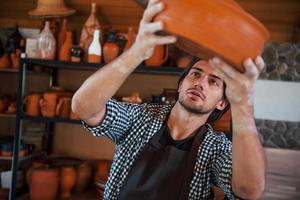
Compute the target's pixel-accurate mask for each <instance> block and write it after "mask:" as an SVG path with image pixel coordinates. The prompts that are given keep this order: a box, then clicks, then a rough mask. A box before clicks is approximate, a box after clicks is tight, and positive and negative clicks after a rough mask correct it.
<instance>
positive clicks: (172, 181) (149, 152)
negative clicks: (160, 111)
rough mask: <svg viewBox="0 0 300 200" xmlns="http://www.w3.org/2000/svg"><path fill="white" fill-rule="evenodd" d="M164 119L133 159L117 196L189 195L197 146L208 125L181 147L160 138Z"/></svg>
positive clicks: (149, 199) (153, 199)
mask: <svg viewBox="0 0 300 200" xmlns="http://www.w3.org/2000/svg"><path fill="white" fill-rule="evenodd" d="M166 121H167V120H166ZM166 121H165V123H164V124H163V126H162V127H161V128H160V130H159V131H158V132H157V133H156V134H155V135H154V136H153V137H152V138H151V140H150V141H149V142H148V143H147V144H146V145H145V147H144V148H143V150H142V152H141V154H140V155H139V156H138V158H137V159H136V160H135V162H134V163H133V165H132V167H131V169H130V171H129V173H128V175H127V177H126V179H125V182H124V184H123V186H122V188H121V190H120V193H119V197H118V199H119V200H140V199H143V200H160V199H168V200H175V199H178V200H184V199H188V195H189V191H190V187H189V186H190V182H191V180H192V178H193V176H194V166H195V163H196V158H197V153H198V149H199V146H200V145H201V144H202V141H203V139H204V137H205V135H206V132H207V127H206V125H203V126H201V127H200V128H199V129H198V130H197V131H196V135H195V138H194V140H193V142H192V146H191V148H190V151H184V150H181V149H178V148H176V147H174V146H171V145H167V146H165V145H161V143H160V142H159V140H160V138H161V136H162V134H163V133H164V131H165V128H167V127H166Z"/></svg>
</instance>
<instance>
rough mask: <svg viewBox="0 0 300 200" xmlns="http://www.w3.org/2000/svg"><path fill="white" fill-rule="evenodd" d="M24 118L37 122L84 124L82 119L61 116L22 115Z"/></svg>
mask: <svg viewBox="0 0 300 200" xmlns="http://www.w3.org/2000/svg"><path fill="white" fill-rule="evenodd" d="M21 119H23V120H33V121H37V122H58V123H67V124H82V123H81V121H80V120H74V119H68V118H60V117H43V116H29V115H24V114H22V115H21Z"/></svg>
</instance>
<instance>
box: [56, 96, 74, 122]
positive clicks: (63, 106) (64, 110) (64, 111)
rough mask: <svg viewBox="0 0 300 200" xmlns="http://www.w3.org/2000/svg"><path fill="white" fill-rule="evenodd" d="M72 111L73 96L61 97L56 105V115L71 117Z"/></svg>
mask: <svg viewBox="0 0 300 200" xmlns="http://www.w3.org/2000/svg"><path fill="white" fill-rule="evenodd" d="M70 111H71V97H61V98H59V101H58V104H57V106H56V116H58V117H62V118H69V117H70Z"/></svg>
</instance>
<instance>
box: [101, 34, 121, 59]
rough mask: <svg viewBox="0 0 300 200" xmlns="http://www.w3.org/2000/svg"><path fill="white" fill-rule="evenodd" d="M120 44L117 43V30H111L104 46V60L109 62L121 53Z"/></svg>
mask: <svg viewBox="0 0 300 200" xmlns="http://www.w3.org/2000/svg"><path fill="white" fill-rule="evenodd" d="M119 50H120V48H119V46H118V44H117V43H116V32H113V31H111V32H110V33H109V34H108V40H107V42H106V43H105V44H104V46H103V57H104V62H106V63H109V62H111V61H112V60H114V59H115V58H116V57H117V56H118V55H119Z"/></svg>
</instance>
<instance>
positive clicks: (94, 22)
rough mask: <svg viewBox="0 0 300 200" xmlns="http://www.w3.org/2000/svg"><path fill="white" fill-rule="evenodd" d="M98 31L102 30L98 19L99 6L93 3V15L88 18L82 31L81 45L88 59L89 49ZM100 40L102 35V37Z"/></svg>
mask: <svg viewBox="0 0 300 200" xmlns="http://www.w3.org/2000/svg"><path fill="white" fill-rule="evenodd" d="M96 29H99V30H100V23H99V20H98V19H97V4H96V3H92V4H91V14H90V16H89V17H88V19H87V21H86V22H85V24H84V25H83V28H82V30H81V35H80V40H79V45H80V46H81V48H82V49H83V50H84V52H85V55H86V57H87V55H88V53H87V52H88V48H89V46H90V44H91V42H92V40H93V34H94V31H95V30H96ZM100 38H102V37H101V35H100Z"/></svg>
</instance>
